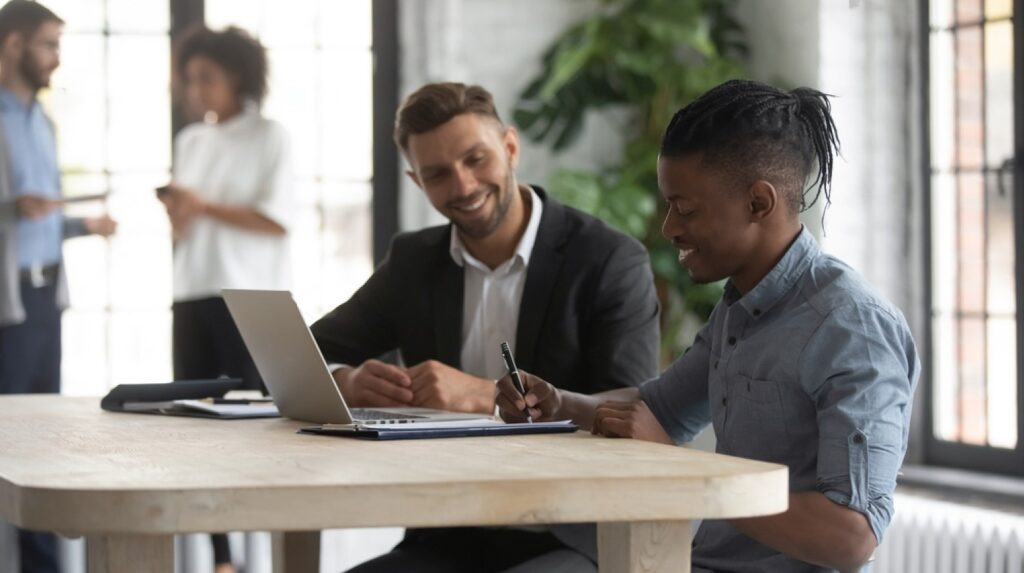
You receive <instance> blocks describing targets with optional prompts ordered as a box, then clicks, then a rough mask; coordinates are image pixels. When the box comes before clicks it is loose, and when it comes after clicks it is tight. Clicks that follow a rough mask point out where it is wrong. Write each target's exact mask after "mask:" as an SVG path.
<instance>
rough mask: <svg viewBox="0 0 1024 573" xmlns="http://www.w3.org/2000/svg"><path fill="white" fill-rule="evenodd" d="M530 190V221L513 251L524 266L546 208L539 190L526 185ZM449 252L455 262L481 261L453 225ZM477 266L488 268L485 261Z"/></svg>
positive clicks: (526, 264) (535, 239) (528, 260)
mask: <svg viewBox="0 0 1024 573" xmlns="http://www.w3.org/2000/svg"><path fill="white" fill-rule="evenodd" d="M526 188H527V189H528V190H529V191H530V192H529V194H528V195H527V196H528V197H529V200H530V206H531V209H530V221H529V222H528V223H527V224H526V231H524V232H523V236H522V237H521V238H520V239H519V244H518V245H516V250H515V253H513V255H512V258H513V259H519V260H520V261H522V262H523V266H524V267H525V266H529V264H530V255H531V254H532V253H533V245H534V244H535V243H536V242H537V231H538V230H539V229H540V216H541V212H542V211H543V210H544V202H543V201H541V200H540V197H539V196H538V195H537V192H536V191H534V190H533V187H530V186H527V187H526ZM448 253H449V254H450V255H451V257H452V260H453V261H455V264H457V265H459V266H460V267H461V266H464V264H465V262H466V261H467V260H470V261H472V262H474V263H479V261H477V260H476V259H475V258H474V257H473V255H471V254H469V251H467V250H466V246H465V245H464V244H463V243H462V239H461V238H459V233H458V231H457V230H456V229H455V227H454V226H452V233H451V242H450V244H449V247H448ZM503 264H504V263H503ZM476 266H481V268H487V267H486V265H483V263H479V264H477V265H476Z"/></svg>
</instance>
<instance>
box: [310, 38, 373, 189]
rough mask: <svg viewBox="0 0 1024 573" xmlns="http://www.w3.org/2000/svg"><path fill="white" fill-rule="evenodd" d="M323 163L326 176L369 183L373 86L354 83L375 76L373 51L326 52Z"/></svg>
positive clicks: (324, 65)
mask: <svg viewBox="0 0 1024 573" xmlns="http://www.w3.org/2000/svg"><path fill="white" fill-rule="evenodd" d="M322 62H323V63H322V67H321V70H320V77H321V78H323V99H322V103H321V108H320V109H321V118H322V122H323V125H326V126H332V127H333V129H326V130H324V133H323V147H322V150H321V153H322V154H323V155H322V157H321V159H320V162H321V165H322V166H323V174H324V176H325V177H331V178H340V179H350V180H360V179H362V180H365V179H369V178H370V175H371V173H372V171H373V113H372V110H373V86H372V84H371V83H370V82H365V83H362V84H359V83H355V84H353V82H352V81H351V80H350V78H352V77H365V78H370V77H373V60H372V55H371V54H370V51H369V50H358V51H325V52H323V60H322Z"/></svg>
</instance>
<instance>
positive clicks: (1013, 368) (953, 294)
mask: <svg viewBox="0 0 1024 573" xmlns="http://www.w3.org/2000/svg"><path fill="white" fill-rule="evenodd" d="M1015 3H1020V0H931V1H930V2H926V3H925V4H926V5H927V13H928V23H929V26H928V36H927V46H926V48H925V50H926V53H927V57H928V68H927V71H928V76H929V92H928V105H927V106H926V107H927V108H928V110H929V112H928V113H929V120H930V121H929V125H928V130H929V153H928V154H926V155H927V156H928V173H929V180H930V188H929V193H928V209H929V217H928V218H929V226H930V245H931V256H930V260H929V263H928V264H929V271H930V285H931V287H930V293H929V295H930V296H929V302H928V305H929V311H930V316H931V333H930V339H931V356H932V361H931V368H930V371H931V381H930V384H929V395H928V400H929V409H928V410H929V412H928V414H929V415H928V416H927V419H928V423H927V426H928V439H927V441H926V443H927V453H926V455H927V457H928V459H929V461H931V462H933V463H940V464H949V465H958V466H963V467H970V468H974V469H983V470H988V471H1001V472H1008V473H1021V474H1024V458H1022V457H1021V456H1020V454H1021V452H1022V451H1024V449H1022V446H1024V441H1022V440H1021V439H1020V438H1021V434H1020V432H1021V429H1022V428H1021V424H1020V422H1019V420H1020V414H1021V410H1022V409H1021V408H1020V407H1019V398H1020V395H1021V392H1020V380H1021V377H1020V374H1021V371H1020V370H1021V369H1020V368H1019V367H1018V363H1019V362H1020V358H1021V356H1022V354H1021V351H1020V347H1021V346H1020V344H1019V342H1018V341H1019V340H1020V336H1019V328H1020V325H1021V324H1024V323H1022V321H1020V320H1018V318H1019V317H1020V304H1018V298H1019V296H1020V292H1021V289H1020V288H1019V287H1018V281H1019V274H1018V273H1017V271H1016V267H1015V261H1016V260H1017V258H1018V257H1019V256H1020V255H1019V253H1020V248H1021V241H1020V239H1019V237H1020V236H1021V234H1020V233H1019V231H1018V226H1017V225H1018V224H1019V222H1020V217H1019V216H1018V215H1016V213H1017V210H1018V205H1017V204H1016V203H1018V201H1015V199H1014V197H1015V196H1016V194H1017V192H1018V191H1017V186H1016V185H1017V184H1016V181H1017V180H1018V178H1017V177H1015V175H1016V164H1015V162H1014V157H1015V133H1016V130H1015V127H1014V126H1015V123H1016V121H1017V120H1016V117H1015V109H1016V105H1015V104H1016V102H1017V101H1018V100H1019V98H1020V97H1021V94H1019V93H1015V90H1014V82H1015V77H1016V74H1015V66H1016V65H1017V64H1016V62H1015V57H1014V56H1015V34H1016V32H1015V28H1014V22H1013V14H1014V11H1015V9H1018V12H1017V13H1020V12H1019V6H1014V4H1015Z"/></svg>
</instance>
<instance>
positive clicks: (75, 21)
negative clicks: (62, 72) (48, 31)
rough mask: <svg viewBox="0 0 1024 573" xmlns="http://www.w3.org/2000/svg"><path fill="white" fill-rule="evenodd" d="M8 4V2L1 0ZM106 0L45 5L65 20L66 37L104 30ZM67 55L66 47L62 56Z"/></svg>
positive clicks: (68, 0)
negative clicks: (68, 34) (72, 34)
mask: <svg viewBox="0 0 1024 573" xmlns="http://www.w3.org/2000/svg"><path fill="white" fill-rule="evenodd" d="M0 4H6V2H0ZM105 4H106V0H46V2H45V5H46V7H47V8H49V9H50V10H53V12H54V14H56V15H57V16H58V17H60V19H61V20H64V32H65V36H64V37H65V38H67V33H69V32H70V33H73V32H101V31H103V25H104V16H105V14H106V10H104V9H103V6H104V5H105ZM65 55H67V52H66V48H65V50H64V51H62V52H61V56H62V57H63V56H65Z"/></svg>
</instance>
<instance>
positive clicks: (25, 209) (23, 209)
mask: <svg viewBox="0 0 1024 573" xmlns="http://www.w3.org/2000/svg"><path fill="white" fill-rule="evenodd" d="M14 205H15V208H16V209H17V211H18V216H19V217H21V218H22V219H32V220H35V219H39V218H40V217H43V216H45V215H48V214H50V213H51V212H53V211H55V210H56V209H57V208H58V207H60V203H58V202H57V201H54V200H53V199H47V198H46V197H40V196H39V195H22V196H21V197H18V198H17V199H15V200H14Z"/></svg>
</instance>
